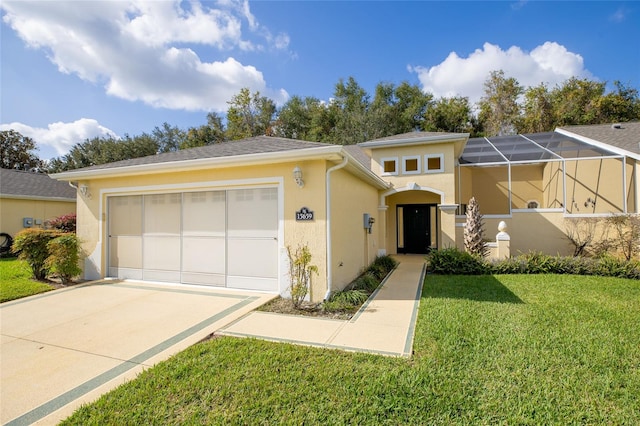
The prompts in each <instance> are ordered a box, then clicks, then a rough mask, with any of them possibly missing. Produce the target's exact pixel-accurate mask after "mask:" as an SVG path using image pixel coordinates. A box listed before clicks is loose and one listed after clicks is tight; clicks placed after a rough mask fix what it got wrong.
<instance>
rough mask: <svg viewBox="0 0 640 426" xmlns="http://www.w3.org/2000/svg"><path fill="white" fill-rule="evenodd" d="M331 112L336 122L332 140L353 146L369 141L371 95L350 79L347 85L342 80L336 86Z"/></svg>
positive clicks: (330, 106) (330, 107)
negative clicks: (368, 116) (368, 118)
mask: <svg viewBox="0 0 640 426" xmlns="http://www.w3.org/2000/svg"><path fill="white" fill-rule="evenodd" d="M333 96H334V99H333V101H332V102H331V104H330V105H329V112H330V114H332V115H333V117H332V118H333V119H334V120H335V127H334V128H333V130H332V135H331V138H332V139H333V141H334V142H335V143H338V144H342V145H352V144H356V143H359V142H364V141H366V140H367V139H369V138H368V137H367V110H368V108H369V94H368V93H367V91H366V90H364V89H363V88H362V87H360V85H359V84H358V83H357V82H356V80H355V79H354V78H353V77H349V79H348V80H347V82H346V84H345V82H344V80H342V79H340V80H339V81H338V83H337V84H336V86H335V91H334V93H333Z"/></svg>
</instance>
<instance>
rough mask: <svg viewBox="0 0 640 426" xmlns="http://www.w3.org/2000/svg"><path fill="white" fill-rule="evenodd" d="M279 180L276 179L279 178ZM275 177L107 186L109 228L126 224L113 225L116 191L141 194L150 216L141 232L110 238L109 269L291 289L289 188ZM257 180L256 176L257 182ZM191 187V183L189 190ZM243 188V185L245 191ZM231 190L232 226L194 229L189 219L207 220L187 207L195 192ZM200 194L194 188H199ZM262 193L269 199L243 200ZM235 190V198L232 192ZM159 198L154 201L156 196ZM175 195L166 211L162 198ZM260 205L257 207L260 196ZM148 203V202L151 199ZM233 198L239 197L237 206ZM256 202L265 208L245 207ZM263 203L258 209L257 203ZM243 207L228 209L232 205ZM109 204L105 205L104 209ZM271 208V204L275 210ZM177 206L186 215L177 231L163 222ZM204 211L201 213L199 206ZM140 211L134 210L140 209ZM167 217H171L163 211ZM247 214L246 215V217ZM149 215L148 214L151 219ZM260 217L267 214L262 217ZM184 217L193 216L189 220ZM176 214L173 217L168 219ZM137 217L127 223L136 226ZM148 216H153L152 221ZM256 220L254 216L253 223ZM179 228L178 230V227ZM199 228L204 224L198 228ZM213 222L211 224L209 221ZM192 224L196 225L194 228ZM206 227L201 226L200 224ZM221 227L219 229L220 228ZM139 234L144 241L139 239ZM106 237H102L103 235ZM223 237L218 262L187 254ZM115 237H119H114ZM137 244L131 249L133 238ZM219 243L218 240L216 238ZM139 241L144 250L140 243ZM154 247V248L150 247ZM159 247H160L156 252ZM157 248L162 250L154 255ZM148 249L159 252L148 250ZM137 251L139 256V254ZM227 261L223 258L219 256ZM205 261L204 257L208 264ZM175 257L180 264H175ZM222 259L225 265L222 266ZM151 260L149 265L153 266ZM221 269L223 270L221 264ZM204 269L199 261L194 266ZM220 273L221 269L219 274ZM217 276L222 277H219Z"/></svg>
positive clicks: (152, 277) (151, 277)
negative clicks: (286, 217) (286, 268)
mask: <svg viewBox="0 0 640 426" xmlns="http://www.w3.org/2000/svg"><path fill="white" fill-rule="evenodd" d="M274 180H276V181H277V183H275V184H274V183H273V182H274ZM270 182H271V183H270V184H261V185H255V184H254V185H251V186H246V185H243V186H239V185H237V183H239V181H234V183H236V185H229V183H230V182H229V181H228V182H216V183H211V182H209V183H202V184H200V185H197V186H196V185H171V186H153V187H151V186H149V187H144V188H142V187H137V188H111V189H107V190H102V191H101V194H104V195H106V197H104V198H103V197H101V203H102V200H105V201H106V208H107V210H103V211H105V213H107V214H106V215H104V216H102V217H103V218H105V220H106V221H107V223H106V224H105V225H106V230H107V235H109V232H110V231H112V232H113V233H114V234H115V235H118V232H119V230H117V229H116V230H111V229H110V226H113V225H110V224H109V219H110V217H111V212H109V210H108V209H109V208H112V207H110V206H111V203H112V202H115V200H118V198H115V197H125V196H134V197H139V198H138V199H139V200H140V204H141V205H140V208H141V210H142V212H141V213H140V216H141V217H142V218H143V219H142V223H141V224H139V226H140V228H141V229H139V230H138V231H139V232H138V233H139V234H141V235H137V236H132V235H126V232H125V233H124V234H125V235H118V237H117V238H107V244H106V246H107V253H106V265H107V275H109V276H115V277H118V278H125V279H139V280H145V281H169V282H183V283H185V284H205V285H217V286H225V287H228V288H238V289H250V290H261V291H268V292H279V293H281V294H283V293H284V292H285V291H286V284H285V283H284V280H282V274H281V271H282V270H283V269H282V268H283V258H282V257H283V256H282V253H284V252H285V250H284V249H283V241H284V238H283V237H284V231H283V228H284V227H283V223H284V221H283V205H284V200H283V191H282V187H283V185H282V178H274V179H270ZM254 183H255V181H254ZM187 189H188V190H187ZM243 191H244V192H243ZM213 192H215V193H217V194H218V196H219V194H224V197H225V202H224V208H225V213H226V214H227V217H226V218H225V227H224V229H223V230H222V231H224V232H223V234H220V232H218V235H216V230H215V229H205V231H206V232H205V234H206V235H205V234H203V233H202V232H201V233H200V234H198V235H196V234H192V235H190V229H191V228H193V227H191V228H190V226H191V225H192V224H193V223H194V222H199V223H206V221H205V219H204V218H203V216H202V215H201V216H200V218H198V212H197V211H196V212H195V217H190V216H193V215H192V214H191V213H192V211H191V209H189V207H187V204H188V201H185V200H189V199H190V198H191V197H202V196H203V195H202V194H204V193H207V194H208V195H211V193H213ZM194 194H195V195H194ZM243 194H244V195H248V196H251V195H253V196H256V197H262V198H265V197H266V198H265V199H263V200H253V201H252V200H245V201H247V202H246V203H244V206H240V204H239V203H238V202H237V201H238V200H240V201H242V199H243V198H246V197H244V196H243ZM230 197H231V198H230ZM154 200H155V201H154ZM171 200H173V201H174V202H176V203H177V206H178V207H176V206H174V207H176V209H174V211H172V208H171V207H168V208H167V209H166V210H164V207H162V203H167V204H168V203H170V202H171ZM153 202H157V203H158V210H157V211H155V212H152V213H153V214H151V215H150V216H149V215H147V214H146V213H145V212H147V213H148V212H149V211H150V210H153V209H155V206H154V207H152V206H153ZM256 202H257V203H258V204H261V205H259V206H256V204H255V203H256ZM145 204H146V207H144V205H145ZM234 204H237V205H236V206H235V207H234ZM251 206H253V207H254V209H253V210H255V212H258V213H260V215H258V216H256V214H255V212H254V213H251V211H250V210H251V209H249V211H248V214H243V213H242V211H243V210H242V209H243V208H246V207H249V208H250V207H251ZM255 207H257V208H255ZM230 208H231V209H232V210H233V209H234V208H236V210H234V211H232V212H229V209H230ZM101 210H102V208H101ZM269 210H272V211H270V212H269ZM176 212H179V213H177V214H178V215H179V216H180V223H179V226H178V228H179V229H177V230H176V226H175V223H176V221H175V220H174V221H173V222H172V223H173V225H170V226H169V225H168V226H166V228H167V229H164V228H165V227H164V225H163V224H164V223H165V222H166V221H167V219H168V218H170V217H171V216H175V215H176ZM200 213H202V212H200ZM135 215H136V212H134V213H133V216H135ZM163 215H164V216H165V217H164V218H163V217H162V216H163ZM243 216H246V217H245V218H244V219H243ZM145 217H146V220H145V219H144V218H145ZM261 217H265V218H266V219H264V220H262V219H261ZM185 219H188V221H187V222H188V223H187V224H185V223H184V222H185ZM168 220H169V221H171V219H168ZM242 220H245V222H246V221H256V220H257V221H258V222H260V221H262V223H257V224H255V225H252V226H251V227H246V226H245V227H244V228H243V226H242V223H241V221H242ZM238 221H240V226H239V227H238V229H235V227H234V223H237V222H238ZM132 222H135V220H130V221H128V222H127V223H126V225H127V226H130V225H131V223H132ZM147 222H149V223H147ZM252 223H253V222H252ZM143 226H144V227H146V228H147V229H146V230H145V231H149V232H146V233H144V238H142V234H143V232H142V227H143ZM171 228H173V229H171ZM195 228H196V229H197V228H198V226H196V227H195ZM205 228H206V227H205ZM191 230H192V229H191ZM200 230H201V231H202V229H200ZM217 231H220V229H218V230H217ZM136 238H139V241H134V240H135V239H136ZM101 239H102V238H101ZM216 239H217V240H218V241H217V244H218V245H219V246H220V247H221V244H223V245H224V252H223V254H222V253H220V251H218V252H219V255H222V256H224V260H223V261H221V262H213V263H218V265H217V266H216V265H211V263H212V261H214V260H215V259H212V258H209V259H206V260H208V262H207V261H198V260H195V261H191V260H189V259H185V256H184V255H185V253H187V252H189V251H191V252H193V253H196V252H198V251H200V252H202V251H203V249H204V247H203V244H204V246H206V245H207V244H210V246H209V250H208V251H205V252H210V251H211V248H212V247H213V245H215V244H216ZM112 240H113V241H112ZM132 242H133V243H135V244H134V248H133V249H132V248H131V247H132V244H131V243H132ZM211 244H213V245H211ZM138 247H139V249H138ZM150 247H152V248H153V249H151V248H150ZM158 251H160V252H161V253H159V254H158V253H157V252H158ZM154 252H155V253H156V254H154ZM114 253H120V254H121V255H122V256H121V257H122V258H123V259H126V260H123V261H122V262H120V263H119V262H117V261H115V262H112V257H113V256H114ZM149 253H152V254H151V255H149ZM136 256H137V257H136ZM217 260H220V259H217ZM203 262H204V263H203ZM172 263H173V264H172ZM220 264H222V265H223V268H224V270H220ZM193 265H204V266H205V267H204V268H200V269H201V270H194V268H193ZM113 266H115V268H114V267H113ZM147 266H148V267H147ZM216 268H217V269H218V270H217V271H216ZM195 269H198V268H195ZM216 272H218V274H217V275H216ZM216 277H217V278H216Z"/></svg>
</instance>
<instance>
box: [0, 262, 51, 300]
mask: <svg viewBox="0 0 640 426" xmlns="http://www.w3.org/2000/svg"><path fill="white" fill-rule="evenodd" d="M31 276H32V275H31V269H29V265H27V262H25V261H23V260H17V259H12V258H3V259H0V302H7V301H9V300H14V299H20V298H21V297H27V296H31V295H34V294H38V293H43V292H45V291H49V290H53V287H52V286H50V285H49V284H46V283H42V282H39V281H35V280H33V279H32V278H31Z"/></svg>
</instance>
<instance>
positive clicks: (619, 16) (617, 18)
mask: <svg viewBox="0 0 640 426" xmlns="http://www.w3.org/2000/svg"><path fill="white" fill-rule="evenodd" d="M628 13H629V11H628V10H627V9H626V8H623V7H621V8H619V9H618V10H616V11H615V12H614V13H613V14H611V15H610V16H609V21H611V22H615V23H616V24H619V23H620V22H624V20H626V19H627V14H628Z"/></svg>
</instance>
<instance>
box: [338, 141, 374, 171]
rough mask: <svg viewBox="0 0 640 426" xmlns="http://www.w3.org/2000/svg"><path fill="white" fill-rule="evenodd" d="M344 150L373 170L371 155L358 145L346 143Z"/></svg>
mask: <svg viewBox="0 0 640 426" xmlns="http://www.w3.org/2000/svg"><path fill="white" fill-rule="evenodd" d="M344 150H345V151H347V152H348V153H349V154H351V156H352V157H353V158H355V159H356V160H357V161H358V162H359V163H360V164H362V165H363V166H364V167H366V168H367V169H369V170H371V157H369V155H367V153H366V152H365V150H364V149H362V148H360V147H359V146H358V145H345V146H344Z"/></svg>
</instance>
